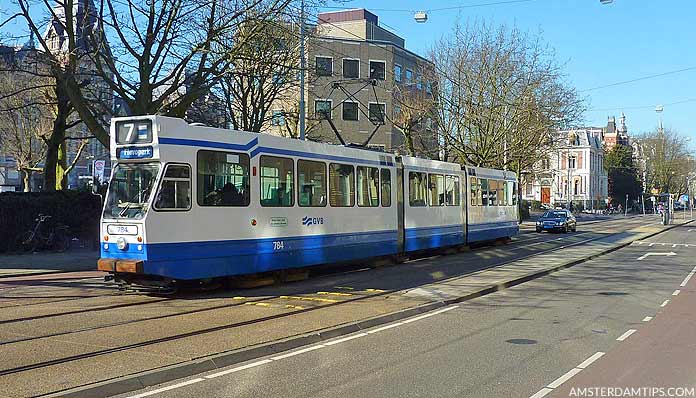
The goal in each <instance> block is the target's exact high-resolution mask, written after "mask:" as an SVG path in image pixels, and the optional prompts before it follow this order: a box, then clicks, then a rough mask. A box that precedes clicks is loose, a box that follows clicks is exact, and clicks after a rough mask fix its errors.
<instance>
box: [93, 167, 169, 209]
mask: <svg viewBox="0 0 696 398" xmlns="http://www.w3.org/2000/svg"><path fill="white" fill-rule="evenodd" d="M159 168H160V165H159V163H145V164H143V163H140V164H125V163H119V164H117V165H116V168H115V169H114V174H113V177H112V178H111V183H110V185H109V194H108V195H107V198H106V206H104V218H129V219H141V218H143V217H145V214H146V213H147V210H148V207H149V204H148V199H149V198H150V193H151V192H152V189H153V187H154V186H155V180H156V179H157V173H158V172H159Z"/></svg>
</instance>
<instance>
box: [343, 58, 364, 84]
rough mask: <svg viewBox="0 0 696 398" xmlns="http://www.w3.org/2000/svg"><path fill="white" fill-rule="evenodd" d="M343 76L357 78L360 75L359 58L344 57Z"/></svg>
mask: <svg viewBox="0 0 696 398" xmlns="http://www.w3.org/2000/svg"><path fill="white" fill-rule="evenodd" d="M343 77H344V78H346V79H357V78H359V77H360V61H359V60H357V59H345V58H344V59H343Z"/></svg>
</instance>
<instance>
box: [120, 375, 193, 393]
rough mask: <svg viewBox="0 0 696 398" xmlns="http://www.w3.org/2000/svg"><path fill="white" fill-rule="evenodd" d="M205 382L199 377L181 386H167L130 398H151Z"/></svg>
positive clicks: (180, 384)
mask: <svg viewBox="0 0 696 398" xmlns="http://www.w3.org/2000/svg"><path fill="white" fill-rule="evenodd" d="M204 380H205V379H202V378H200V377H199V378H197V379H192V380H188V381H185V382H183V383H179V384H174V385H171V386H167V387H162V388H158V389H156V390H152V391H148V392H144V393H142V394H138V395H132V396H131V397H129V398H143V397H149V396H150V395H155V394H159V393H161V392H165V391H169V390H173V389H175V388H180V387H185V386H189V385H191V384H194V383H198V382H200V381H204Z"/></svg>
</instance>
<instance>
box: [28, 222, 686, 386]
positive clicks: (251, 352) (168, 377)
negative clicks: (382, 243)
mask: <svg viewBox="0 0 696 398" xmlns="http://www.w3.org/2000/svg"><path fill="white" fill-rule="evenodd" d="M692 221H693V220H689V221H687V222H683V223H680V224H674V225H670V226H668V227H667V228H665V229H663V230H661V231H658V232H654V233H651V234H649V235H646V236H643V237H641V238H640V240H642V239H647V238H651V237H653V236H655V235H659V234H661V233H664V232H667V231H669V230H671V229H674V228H677V227H680V226H684V225H686V224H688V223H691V222H692ZM636 240H639V239H632V240H630V241H628V242H625V243H621V244H618V245H617V246H614V247H610V248H608V249H605V250H602V251H601V252H599V253H596V254H593V255H591V256H588V257H584V258H581V259H577V260H573V261H570V262H568V263H564V264H561V265H558V266H555V267H552V268H548V269H544V270H540V271H535V272H532V273H529V274H526V275H522V276H520V277H517V278H515V279H512V280H509V281H506V282H503V283H500V284H498V285H491V286H488V287H485V288H482V289H480V290H477V291H475V292H472V293H469V294H466V295H464V296H460V297H454V298H451V299H447V300H443V301H437V302H432V303H428V304H423V305H420V306H417V307H412V308H407V309H404V310H400V311H396V312H392V313H388V314H384V315H379V316H376V317H373V318H367V319H363V320H360V321H355V322H352V323H348V324H344V325H339V326H335V327H332V328H328V329H323V330H318V331H316V332H312V333H308V334H304V335H299V336H294V337H288V338H286V339H282V340H277V341H272V342H268V343H265V344H260V345H256V346H251V347H246V348H240V349H237V350H234V351H227V352H223V353H220V354H215V355H211V356H207V357H204V358H199V359H193V360H190V361H187V362H183V363H179V364H174V365H169V366H165V367H161V368H157V369H152V370H149V371H145V372H141V373H135V374H132V375H127V376H122V377H118V378H115V379H111V380H106V381H102V382H98V383H93V384H88V385H86V386H82V387H76V388H72V389H69V390H64V391H59V392H54V393H50V394H45V395H41V397H47V398H48V397H65V398H93V397H97V396H100V397H107V396H113V395H118V394H124V393H127V392H130V391H136V390H140V389H143V388H146V387H151V386H154V385H158V384H162V383H165V382H169V381H172V380H177V379H181V378H184V377H189V376H193V375H196V374H199V373H203V372H208V371H212V370H216V369H220V368H224V367H227V366H230V365H235V364H238V363H241V362H246V361H249V360H252V359H257V358H260V357H264V356H268V355H272V354H277V353H281V352H284V351H288V350H292V349H295V348H299V347H302V346H306V345H310V344H316V343H320V342H322V341H325V340H329V339H333V338H335V337H339V336H343V335H347V334H350V333H355V332H359V331H361V330H364V329H369V328H372V327H375V326H379V325H383V324H386V323H390V322H394V321H398V320H401V319H405V318H410V317H412V316H415V315H419V314H423V313H426V312H430V311H433V310H435V309H438V308H441V307H445V306H448V305H451V304H456V303H461V302H464V301H469V300H472V299H475V298H478V297H482V296H485V295H488V294H491V293H495V292H497V291H499V290H504V289H507V288H510V287H513V286H517V285H520V284H522V283H525V282H529V281H531V280H534V279H537V278H540V277H542V276H546V275H549V274H551V273H554V272H557V271H560V270H563V269H566V268H570V267H573V266H575V265H578V264H582V263H585V262H587V261H590V260H593V259H595V258H597V257H601V256H604V255H606V254H609V253H611V252H614V251H617V250H619V249H622V248H624V247H626V246H630V245H631V244H632V243H633V242H635V241H636Z"/></svg>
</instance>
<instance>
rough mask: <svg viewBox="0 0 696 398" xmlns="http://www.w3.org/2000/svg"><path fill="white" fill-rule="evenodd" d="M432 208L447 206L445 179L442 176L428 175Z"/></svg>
mask: <svg viewBox="0 0 696 398" xmlns="http://www.w3.org/2000/svg"><path fill="white" fill-rule="evenodd" d="M428 187H429V188H430V206H444V205H445V177H444V176H443V175H442V174H428Z"/></svg>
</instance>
